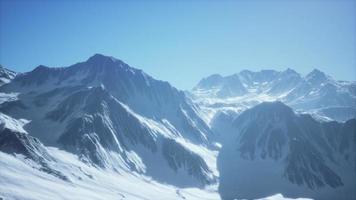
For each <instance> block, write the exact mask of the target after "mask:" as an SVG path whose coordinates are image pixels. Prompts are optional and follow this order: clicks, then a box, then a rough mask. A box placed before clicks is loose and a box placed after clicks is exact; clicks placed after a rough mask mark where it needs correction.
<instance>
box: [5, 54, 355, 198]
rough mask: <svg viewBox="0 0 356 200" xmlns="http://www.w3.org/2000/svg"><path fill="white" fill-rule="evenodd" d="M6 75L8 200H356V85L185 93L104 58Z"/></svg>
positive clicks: (241, 78)
mask: <svg viewBox="0 0 356 200" xmlns="http://www.w3.org/2000/svg"><path fill="white" fill-rule="evenodd" d="M0 76H1V78H3V79H1V80H4V81H2V83H1V86H0V199H1V198H3V199H5V200H7V199H290V198H291V199H298V198H300V199H302V198H304V199H335V198H338V199H355V198H356V192H355V191H354V188H355V187H356V119H355V118H356V109H355V108H356V83H355V82H346V81H336V80H333V79H332V78H331V77H330V76H327V75H325V74H324V73H323V72H321V71H318V70H314V71H312V72H311V73H310V74H308V75H307V76H305V77H302V76H301V75H299V74H298V73H297V72H295V71H293V70H291V69H287V70H286V71H283V72H278V71H273V70H266V71H261V72H251V71H247V70H245V71H242V72H240V73H238V74H235V75H232V76H227V77H223V76H220V75H212V76H210V77H208V78H204V79H203V80H202V81H200V82H199V84H198V85H197V86H196V87H195V88H194V89H193V90H192V91H185V92H183V91H180V90H177V89H176V88H174V87H173V86H171V85H170V84H169V83H168V82H165V81H159V80H156V79H154V78H152V77H151V76H149V75H148V74H146V73H145V72H143V71H142V70H139V69H135V68H133V67H130V66H129V65H127V64H126V63H124V62H123V61H121V60H118V59H116V58H113V57H109V56H104V55H100V54H96V55H94V56H92V57H90V58H89V59H88V60H86V61H84V62H80V63H77V64H74V65H72V66H69V67H61V68H51V67H46V66H38V67H37V68H35V69H34V70H33V71H30V72H26V73H18V74H17V73H15V72H12V71H11V70H7V69H5V68H3V67H2V68H1V74H0Z"/></svg>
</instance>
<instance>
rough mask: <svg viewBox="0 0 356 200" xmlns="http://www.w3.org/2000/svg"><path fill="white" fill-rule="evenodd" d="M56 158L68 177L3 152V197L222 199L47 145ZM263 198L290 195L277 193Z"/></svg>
mask: <svg viewBox="0 0 356 200" xmlns="http://www.w3.org/2000/svg"><path fill="white" fill-rule="evenodd" d="M48 149H49V152H50V153H51V154H52V155H53V156H54V157H55V158H56V159H57V161H56V162H53V163H51V165H52V167H54V168H56V169H57V170H60V171H61V172H62V173H63V174H65V175H66V176H67V177H69V181H63V180H60V179H58V178H56V177H54V176H52V175H49V174H47V173H45V172H41V171H39V170H37V169H36V164H35V163H32V162H31V161H29V160H26V159H25V158H23V156H21V155H16V156H12V155H8V154H5V153H2V152H0V172H1V173H0V185H1V187H0V197H3V198H4V199H105V200H107V199H132V200H135V199H140V200H145V199H193V200H194V199H206V200H210V199H211V200H213V199H220V197H219V194H218V193H217V192H216V187H215V186H210V187H207V188H205V189H198V188H184V189H182V188H177V187H174V186H170V185H166V184H163V183H158V182H156V181H154V180H152V179H150V178H149V177H146V176H142V175H138V174H131V173H126V172H120V173H118V172H115V171H110V170H102V169H98V168H95V167H92V166H88V165H86V164H84V163H83V162H81V161H79V160H78V158H77V157H76V156H75V155H73V154H70V153H67V152H65V151H62V150H58V149H57V148H48ZM264 199H266V200H267V199H268V200H280V199H287V198H284V197H283V196H282V195H280V194H277V195H274V196H271V197H267V198H264Z"/></svg>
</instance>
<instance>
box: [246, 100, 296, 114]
mask: <svg viewBox="0 0 356 200" xmlns="http://www.w3.org/2000/svg"><path fill="white" fill-rule="evenodd" d="M250 112H252V113H255V114H256V115H257V116H260V115H265V116H273V115H277V116H283V118H286V117H287V116H293V115H294V112H293V110H292V108H290V107H289V106H287V105H285V104H284V103H282V102H280V101H273V102H262V103H260V104H258V105H257V106H255V107H253V108H251V109H250Z"/></svg>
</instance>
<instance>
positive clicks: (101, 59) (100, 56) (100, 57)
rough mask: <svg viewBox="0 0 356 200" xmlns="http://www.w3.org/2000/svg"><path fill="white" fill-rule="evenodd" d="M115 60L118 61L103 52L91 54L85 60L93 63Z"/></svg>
mask: <svg viewBox="0 0 356 200" xmlns="http://www.w3.org/2000/svg"><path fill="white" fill-rule="evenodd" d="M104 61H105V62H107V61H109V62H116V61H120V60H118V59H116V58H114V57H112V56H106V55H103V54H99V53H97V54H94V55H93V56H91V57H90V58H89V59H88V60H87V62H93V63H98V62H104Z"/></svg>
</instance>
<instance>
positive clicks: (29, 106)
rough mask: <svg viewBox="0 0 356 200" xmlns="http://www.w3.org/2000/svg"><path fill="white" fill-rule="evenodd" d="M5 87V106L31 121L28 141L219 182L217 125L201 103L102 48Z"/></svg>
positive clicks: (91, 159)
mask: <svg viewBox="0 0 356 200" xmlns="http://www.w3.org/2000/svg"><path fill="white" fill-rule="evenodd" d="M0 92H1V93H5V94H7V95H8V96H9V98H7V99H6V95H5V97H4V98H5V100H4V102H3V103H2V104H1V105H0V111H1V112H2V113H4V114H6V115H7V116H10V117H12V118H15V119H27V120H29V122H28V123H27V124H26V125H25V126H24V129H25V131H27V132H28V133H29V135H30V136H31V137H29V139H30V138H32V137H35V138H37V139H39V140H40V141H41V142H42V143H43V144H44V145H45V146H54V147H58V148H62V149H64V150H66V151H69V152H71V153H74V154H76V155H78V156H79V157H80V158H81V160H82V161H83V162H86V163H89V164H91V165H95V166H98V167H101V168H106V169H112V170H115V171H135V172H136V173H139V174H144V175H147V176H150V177H153V178H154V179H155V180H158V181H161V182H165V183H169V184H172V185H176V186H184V187H187V186H195V187H204V186H205V185H209V184H214V183H216V177H217V171H216V167H215V165H216V163H215V162H214V159H215V158H216V153H214V151H213V150H211V148H210V146H211V145H210V141H209V137H210V136H211V131H210V129H209V128H208V126H207V125H206V124H205V123H204V121H203V120H201V119H200V118H199V116H198V114H197V111H196V107H195V106H194V105H193V104H192V103H191V102H190V101H189V99H187V98H186V97H185V95H184V93H183V92H181V91H178V90H177V89H175V88H174V87H172V86H170V84H169V83H167V82H163V81H158V80H155V79H153V78H152V77H150V76H149V75H147V74H145V73H144V72H142V71H141V70H138V69H135V68H131V67H130V66H128V65H127V64H125V63H124V62H122V61H120V60H118V59H115V58H112V57H107V56H103V55H99V54H96V55H94V56H93V57H91V58H89V59H88V60H87V61H85V62H81V63H78V64H75V65H72V66H70V67H63V68H49V67H45V66H39V67H37V68H36V69H34V70H33V71H31V72H28V73H23V74H20V75H18V76H17V77H16V78H15V79H14V80H13V81H11V82H10V83H8V84H6V85H3V86H2V87H1V88H0ZM10 97H11V98H10ZM2 134H3V133H2ZM31 140H32V139H31ZM34 140H35V139H34ZM192 147H196V149H197V150H196V151H194V148H192ZM211 160H212V162H211ZM207 161H209V163H208V162H207Z"/></svg>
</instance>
